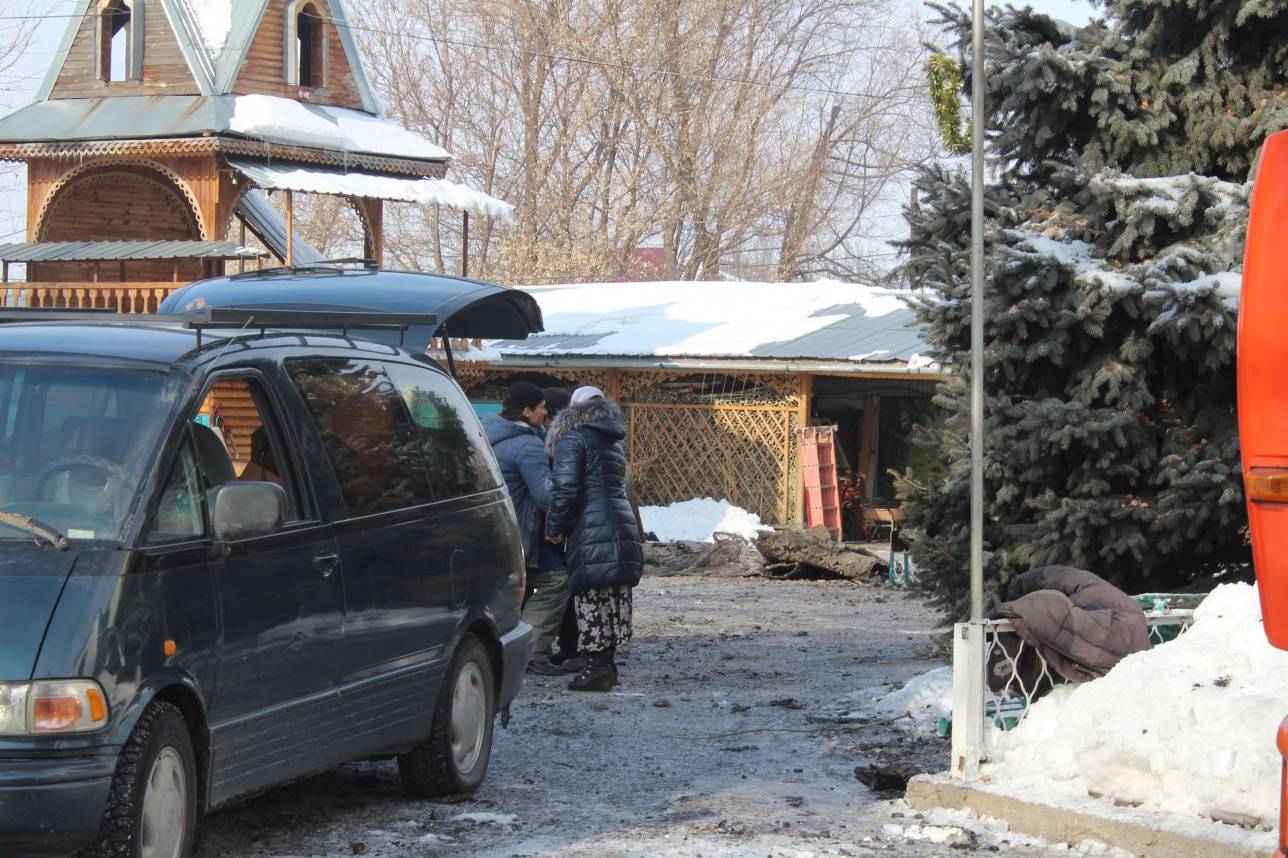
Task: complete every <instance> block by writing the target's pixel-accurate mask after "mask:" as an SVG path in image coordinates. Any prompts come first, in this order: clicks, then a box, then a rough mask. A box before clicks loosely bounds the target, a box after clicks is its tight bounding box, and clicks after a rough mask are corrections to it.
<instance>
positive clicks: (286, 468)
mask: <svg viewBox="0 0 1288 858" xmlns="http://www.w3.org/2000/svg"><path fill="white" fill-rule="evenodd" d="M269 402H270V400H269V398H268V395H267V394H266V393H265V392H264V388H263V385H261V384H260V383H259V382H258V381H256V380H255V379H253V378H247V377H245V376H224V377H221V378H219V379H217V380H216V381H215V382H214V384H212V385H211V386H210V388H209V389H208V390H207V391H206V394H205V396H204V397H203V398H202V400H201V406H200V407H199V408H198V410H197V415H196V417H195V418H193V420H194V422H195V423H196V424H197V425H196V426H195V427H194V428H193V433H194V436H195V438H196V441H197V459H198V461H199V462H200V464H201V468H202V470H203V471H204V473H205V476H206V481H207V482H208V483H209V484H210V485H212V486H213V485H217V484H219V483H224V482H229V481H231V480H233V479H237V480H243V481H247V480H254V481H261V482H269V483H276V484H277V485H279V486H281V487H282V490H283V491H285V492H286V520H287V521H303V520H305V518H306V517H307V516H308V515H309V513H308V509H309V506H308V504H307V502H306V501H307V497H306V495H305V492H304V491H303V489H302V487H301V486H300V485H299V482H300V481H299V480H297V479H296V474H295V469H294V467H293V466H292V461H293V460H292V458H291V456H290V455H289V451H288V449H287V447H286V444H285V442H284V440H283V435H282V432H281V431H280V427H279V425H278V421H277V420H276V419H274V417H273V414H274V412H273V409H272V407H271V406H270V404H269Z"/></svg>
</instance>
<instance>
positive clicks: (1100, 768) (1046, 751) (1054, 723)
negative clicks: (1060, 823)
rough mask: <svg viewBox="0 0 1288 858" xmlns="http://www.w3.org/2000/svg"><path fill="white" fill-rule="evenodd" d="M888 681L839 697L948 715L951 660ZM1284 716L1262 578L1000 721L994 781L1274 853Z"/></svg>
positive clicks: (1280, 657) (1283, 665)
mask: <svg viewBox="0 0 1288 858" xmlns="http://www.w3.org/2000/svg"><path fill="white" fill-rule="evenodd" d="M879 692H880V689H867V690H865V691H862V692H858V693H856V694H853V695H849V696H848V697H845V698H842V699H841V700H840V701H839V703H838V708H839V710H840V711H845V712H846V715H847V717H851V718H856V719H861V720H867V719H875V718H891V717H894V716H897V715H901V714H905V713H906V714H907V715H908V716H909V717H908V718H907V719H905V720H904V721H903V722H902V724H903V725H904V726H905V727H907V728H910V729H913V730H914V731H917V732H919V733H922V734H924V733H926V732H927V731H930V730H932V729H933V727H934V724H935V723H936V722H937V721H938V718H939V716H940V715H947V714H949V711H950V709H951V699H952V698H951V694H952V674H951V670H950V669H948V668H940V669H937V670H934V671H930V672H928V673H926V674H923V675H921V676H918V677H914V678H913V679H912V680H910V681H909V682H908V683H906V684H905V685H904V686H903V687H901V688H900V689H898V690H896V691H893V692H890V693H888V694H885V695H881V694H880V693H879ZM849 706H853V707H854V708H853V709H852V710H849V711H846V710H847V709H848V707H849ZM1285 714H1288V653H1286V652H1282V651H1280V650H1276V649H1274V648H1273V647H1271V646H1270V645H1269V644H1268V643H1267V642H1266V638H1265V634H1264V632H1263V631H1262V627H1261V606H1260V603H1259V601H1258V598H1257V590H1256V588H1255V587H1254V586H1251V585H1248V584H1227V585H1223V586H1221V587H1218V588H1217V589H1216V590H1215V591H1213V593H1212V595H1210V596H1209V597H1208V598H1207V599H1206V600H1205V601H1204V602H1203V604H1202V605H1201V606H1200V607H1199V609H1198V610H1197V612H1196V614H1195V621H1194V625H1193V626H1192V627H1191V628H1190V630H1189V631H1188V632H1186V633H1185V634H1183V635H1181V636H1180V637H1179V638H1177V639H1176V640H1174V641H1171V642H1169V643H1166V644H1162V645H1160V646H1156V647H1154V648H1153V649H1151V650H1149V651H1147V652H1142V653H1136V654H1135V655H1132V656H1129V657H1128V658H1126V659H1124V660H1123V661H1122V662H1120V663H1119V664H1118V666H1117V667H1115V668H1114V669H1113V670H1112V671H1110V672H1109V674H1108V675H1106V676H1104V677H1103V678H1101V679H1098V680H1096V681H1094V682H1089V683H1085V684H1083V685H1066V686H1061V687H1059V688H1057V689H1056V690H1055V691H1053V692H1052V693H1050V694H1049V695H1047V696H1046V697H1044V698H1042V699H1041V700H1039V701H1038V702H1037V703H1036V704H1034V705H1033V707H1032V708H1031V709H1030V710H1029V713H1028V715H1027V717H1026V718H1025V719H1024V721H1023V722H1021V724H1020V726H1019V727H1017V728H1016V729H1014V730H1011V731H1002V730H998V729H992V728H990V730H989V734H988V741H989V745H990V755H991V759H992V762H990V763H987V764H985V765H984V767H983V769H982V774H983V776H984V783H983V785H982V788H984V789H988V790H994V791H997V792H1001V793H1005V794H1007V795H1012V796H1015V797H1017V798H1022V799H1025V800H1027V801H1033V802H1038V803H1042V804H1046V805H1051V806H1056V807H1066V808H1069V809H1071V810H1077V811H1081V812H1085V813H1091V814H1100V815H1106V816H1111V817H1119V818H1126V819H1132V820H1135V821H1145V822H1147V823H1148V824H1149V825H1152V826H1160V827H1165V828H1167V829H1169V830H1174V831H1180V832H1184V833H1187V834H1190V835H1194V836H1199V837H1206V838H1210V839H1213V840H1218V841H1222V842H1226V843H1230V844H1234V845H1238V846H1242V847H1244V848H1247V849H1249V850H1251V851H1254V852H1256V851H1264V853H1265V854H1269V853H1271V852H1273V851H1274V848H1275V843H1274V839H1275V838H1274V834H1273V833H1272V830H1273V828H1274V826H1275V824H1276V822H1277V818H1278V812H1279V768H1280V763H1281V760H1280V757H1279V754H1278V752H1277V751H1276V749H1275V741H1274V740H1275V733H1276V730H1277V728H1278V725H1279V721H1280V719H1282V718H1283V716H1284V715H1285ZM1258 829H1260V830H1258Z"/></svg>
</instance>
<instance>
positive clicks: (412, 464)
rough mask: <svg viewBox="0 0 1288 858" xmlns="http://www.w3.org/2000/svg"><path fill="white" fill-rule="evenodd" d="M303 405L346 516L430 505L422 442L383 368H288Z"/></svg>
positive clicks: (324, 361) (320, 363)
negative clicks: (314, 427)
mask: <svg viewBox="0 0 1288 858" xmlns="http://www.w3.org/2000/svg"><path fill="white" fill-rule="evenodd" d="M286 368H287V371H288V372H289V373H290V375H291V378H292V379H293V380H294V381H295V384H296V386H297V387H299V389H300V392H301V393H302V394H304V400H305V402H306V403H308V407H309V411H310V412H311V413H312V415H313V419H314V422H315V423H316V425H317V428H318V432H319V433H320V434H321V436H322V442H323V444H324V445H325V447H326V453H327V457H328V458H329V459H330V460H331V466H332V467H333V468H334V469H335V475H336V478H337V479H338V480H339V482H340V490H341V493H342V494H343V495H344V502H345V505H346V506H347V507H348V510H349V514H350V515H352V516H358V515H371V514H373V513H378V512H387V511H389V510H394V509H403V508H406V507H410V506H417V505H419V504H424V503H429V502H430V501H431V500H433V497H432V495H431V493H430V488H429V481H428V480H427V479H426V477H425V462H424V459H423V458H422V457H421V452H420V443H419V439H418V438H417V436H416V433H415V431H414V430H413V428H412V425H411V420H410V418H409V416H408V414H407V409H406V408H405V407H404V406H403V402H402V397H401V396H400V394H399V393H398V390H397V389H396V388H395V387H394V385H393V383H392V382H391V381H390V380H389V376H388V375H387V374H386V372H385V368H384V366H383V365H381V364H379V363H374V362H370V361H362V360H346V359H344V358H310V359H305V360H294V361H287V363H286Z"/></svg>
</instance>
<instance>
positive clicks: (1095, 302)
mask: <svg viewBox="0 0 1288 858" xmlns="http://www.w3.org/2000/svg"><path fill="white" fill-rule="evenodd" d="M936 8H938V11H939V13H940V15H941V21H940V23H941V24H942V25H943V26H944V28H945V31H946V32H947V33H948V35H949V38H950V41H951V44H950V46H949V48H948V51H949V53H950V56H951V55H952V54H956V55H957V57H959V58H964V57H966V56H968V54H969V42H968V40H969V36H970V26H969V20H968V19H967V18H966V17H965V16H964V15H963V13H962V12H961V11H960V10H959V9H957V8H953V7H947V6H945V7H936ZM1285 23H1288V3H1285V2H1284V0H1278V1H1277V2H1270V3H1265V2H1260V3H1258V2H1238V0H1234V2H1226V3H1220V2H1218V3H1192V4H1189V5H1185V6H1180V7H1178V6H1176V5H1172V4H1165V3H1160V2H1157V0H1120V1H1119V2H1112V3H1110V4H1109V5H1108V6H1107V7H1106V16H1105V18H1104V20H1103V21H1094V22H1092V23H1091V24H1090V25H1088V26H1086V27H1083V28H1074V27H1072V26H1069V25H1067V24H1065V23H1063V22H1057V21H1053V20H1052V19H1050V18H1048V17H1046V16H1043V15H1038V14H1035V13H1033V12H1032V11H1031V10H1028V9H1024V10H1016V9H1013V8H1009V7H1008V8H1006V9H1004V10H994V11H993V12H992V13H991V14H990V20H989V22H988V26H987V32H988V38H989V43H988V44H987V45H986V51H987V56H988V64H989V80H988V81H987V87H988V110H989V115H988V123H987V124H988V141H989V157H990V171H989V175H990V181H989V187H988V188H987V203H986V208H987V216H988V220H989V230H988V233H987V250H986V252H987V254H988V263H987V264H988V279H987V291H988V297H987V306H986V307H985V317H986V320H987V321H986V329H985V341H986V346H985V349H986V353H985V373H986V375H985V379H984V384H985V389H986V391H987V403H986V409H985V413H986V418H985V420H986V429H985V432H986V435H985V438H986V450H985V480H986V503H987V508H986V513H985V543H986V566H987V571H986V578H987V582H988V586H989V587H990V589H991V590H992V591H993V593H994V594H996V592H997V591H998V589H999V588H1000V587H1001V586H1002V585H1004V584H1005V582H1006V581H1008V580H1009V579H1010V578H1011V576H1013V575H1015V574H1017V573H1018V572H1021V571H1023V570H1025V569H1028V568H1030V567H1032V566H1036V565H1042V564H1047V563H1063V564H1070V565H1074V566H1080V567H1083V568H1086V569H1090V570H1092V571H1094V572H1096V573H1098V574H1100V575H1102V576H1104V577H1106V578H1108V579H1109V580H1111V581H1113V582H1114V583H1116V584H1118V585H1119V586H1121V587H1123V588H1124V589H1126V590H1128V591H1142V590H1155V589H1173V588H1178V587H1182V586H1185V585H1186V584H1187V583H1189V582H1191V581H1193V580H1194V579H1196V578H1199V577H1202V576H1206V575H1211V574H1220V573H1225V572H1227V571H1228V570H1231V569H1237V568H1241V567H1245V566H1246V564H1247V563H1248V561H1249V555H1248V548H1247V534H1246V519H1245V514H1244V509H1243V498H1242V488H1241V485H1240V478H1239V449H1238V438H1237V430H1236V425H1235V415H1234V391H1235V387H1234V357H1235V333H1236V316H1237V300H1238V288H1239V268H1240V265H1241V256H1242V249H1243V237H1244V228H1245V225H1246V220H1247V202H1248V194H1249V188H1250V185H1249V184H1248V182H1249V181H1250V179H1251V175H1252V171H1253V167H1254V161H1255V157H1256V153H1257V151H1258V148H1259V146H1260V144H1261V141H1262V140H1263V139H1264V137H1265V135H1266V134H1267V133H1270V132H1272V131H1275V130H1279V129H1280V128H1283V127H1285V126H1288V99H1285V98H1284V93H1285V92H1286V91H1288V73H1286V72H1285V68H1286V64H1285V59H1288V46H1286V45H1285V44H1280V42H1281V41H1282V40H1276V39H1275V38H1274V34H1275V33H1277V32H1281V31H1280V30H1279V27H1280V26H1281V25H1283V24H1285ZM963 88H964V90H966V91H969V81H965V82H964V85H963ZM917 187H918V198H919V201H920V202H919V205H917V206H916V207H914V208H910V209H909V210H908V212H907V220H908V224H909V237H908V240H907V242H906V246H905V250H906V253H907V259H906V263H905V273H906V275H907V277H908V279H909V281H910V282H912V283H913V284H915V285H916V286H917V287H918V290H919V291H918V292H917V293H915V294H916V297H915V298H914V303H915V306H916V307H917V310H918V314H919V316H920V317H921V319H922V321H923V322H924V323H925V324H926V326H927V331H928V336H929V340H930V342H931V344H932V345H933V347H934V348H935V350H936V356H937V357H938V358H939V359H940V360H942V361H944V362H945V363H946V364H948V365H949V366H950V367H952V368H953V369H954V371H955V377H954V378H953V379H952V380H951V381H950V382H948V383H946V384H945V385H944V386H943V388H942V389H941V391H940V393H939V395H938V401H939V404H940V405H941V406H942V408H943V413H944V420H943V422H942V423H940V424H938V425H936V426H934V427H927V428H926V429H924V430H923V431H922V433H921V437H920V438H919V439H918V440H919V442H920V443H922V444H925V445H927V446H929V447H931V448H932V449H933V450H935V451H937V455H938V457H939V461H940V467H939V469H938V471H937V472H936V473H935V474H934V476H933V478H932V479H931V480H929V481H928V482H927V481H921V482H916V481H913V480H911V479H904V480H902V481H901V491H902V494H903V498H904V501H905V521H906V522H908V526H909V527H910V529H911V532H912V536H913V548H912V551H913V557H914V560H915V561H916V563H917V565H918V567H919V569H920V570H921V578H922V580H923V582H924V583H925V584H926V586H927V587H928V588H929V589H930V591H931V593H932V596H933V598H934V599H935V600H936V601H937V602H938V603H939V604H940V605H941V606H942V607H944V608H945V609H946V610H948V611H949V612H951V613H955V614H959V615H960V614H961V613H963V612H964V609H965V606H966V597H967V591H968V570H967V557H968V552H967V545H968V530H967V524H968V509H969V447H968V431H969V426H968V416H969V377H968V364H969V360H968V356H969V340H970V327H969V326H970V254H969V239H970V193H969V186H968V183H967V180H966V178H965V176H964V175H963V173H962V171H961V170H960V169H954V168H949V167H945V166H935V167H931V168H929V169H927V170H925V171H924V172H923V173H922V175H921V176H920V177H919V179H918V182H917Z"/></svg>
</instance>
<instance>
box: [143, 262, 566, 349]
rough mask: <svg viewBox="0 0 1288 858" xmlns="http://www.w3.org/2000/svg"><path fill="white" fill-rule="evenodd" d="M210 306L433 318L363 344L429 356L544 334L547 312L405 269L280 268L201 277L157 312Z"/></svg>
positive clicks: (502, 292) (476, 283) (486, 288)
mask: <svg viewBox="0 0 1288 858" xmlns="http://www.w3.org/2000/svg"><path fill="white" fill-rule="evenodd" d="M211 307H236V308H239V309H247V310H309V311H319V312H348V313H362V312H365V313H371V312H381V313H400V314H412V313H415V314H432V315H434V316H435V317H436V318H437V322H436V323H435V325H434V326H432V327H429V326H415V327H412V328H409V329H408V330H407V332H406V335H405V337H403V336H401V335H400V334H399V333H398V332H396V331H381V330H363V331H362V332H361V334H360V336H361V338H362V339H366V340H376V341H378V342H384V343H388V344H390V345H398V344H399V342H400V341H401V342H402V344H403V345H404V346H405V347H406V348H409V349H412V350H413V351H424V350H425V349H427V348H428V347H429V341H430V340H431V339H433V338H435V337H444V336H447V337H461V338H465V339H516V340H521V339H524V338H525V337H527V336H528V335H529V334H535V333H540V332H541V331H543V330H545V327H544V324H543V322H542V319H541V307H540V306H539V305H538V304H537V302H536V299H534V298H533V297H532V296H531V295H529V294H528V293H526V292H521V291H519V290H518V289H511V288H509V287H507V286H500V285H497V284H495V283H487V282H485V281H482V280H470V279H466V278H462V277H447V276H443V275H437V274H414V273H410V272H403V271H367V270H362V271H354V270H340V269H329V268H297V269H293V270H286V269H280V270H275V271H273V272H262V273H260V272H255V273H253V274H252V273H250V272H248V273H247V274H246V275H237V276H233V277H220V278H216V279H213V280H200V281H198V282H196V283H192V284H190V285H188V286H185V287H183V288H182V289H178V290H176V291H175V292H173V293H171V294H170V296H169V297H168V298H166V299H165V301H164V302H162V304H161V306H160V307H159V308H158V312H159V313H172V314H183V313H192V312H196V311H199V310H203V309H206V308H211Z"/></svg>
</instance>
